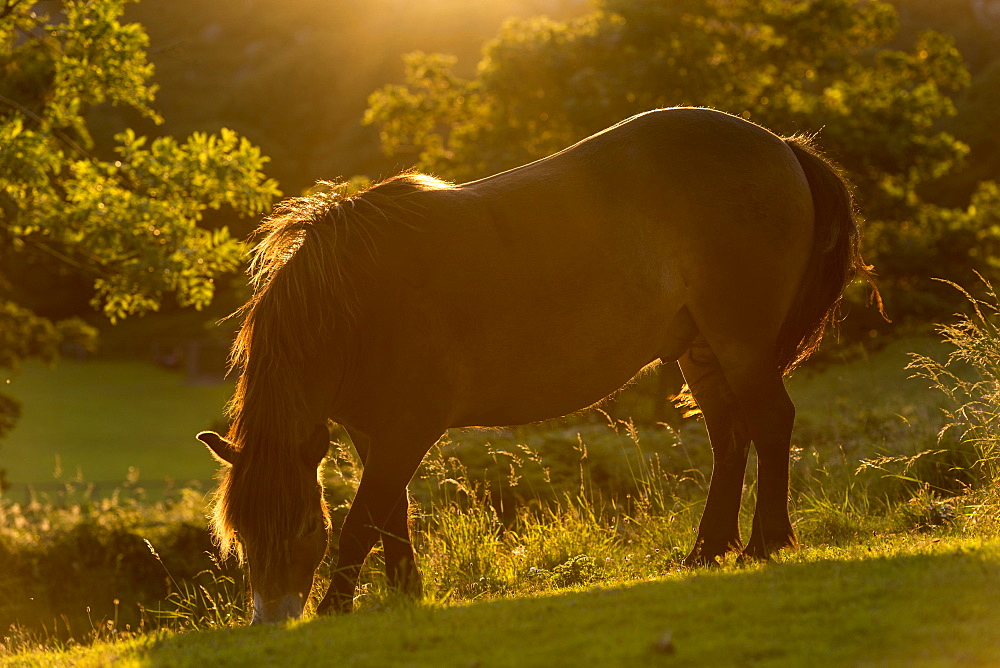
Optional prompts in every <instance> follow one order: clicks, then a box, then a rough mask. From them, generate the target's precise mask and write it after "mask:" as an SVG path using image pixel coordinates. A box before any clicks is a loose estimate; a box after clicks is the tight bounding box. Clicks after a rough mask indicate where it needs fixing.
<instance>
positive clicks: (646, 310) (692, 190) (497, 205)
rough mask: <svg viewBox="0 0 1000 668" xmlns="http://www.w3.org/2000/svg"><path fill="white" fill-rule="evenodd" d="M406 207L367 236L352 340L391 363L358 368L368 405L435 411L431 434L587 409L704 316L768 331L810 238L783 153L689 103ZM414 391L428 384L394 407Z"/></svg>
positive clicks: (776, 144) (803, 193)
mask: <svg viewBox="0 0 1000 668" xmlns="http://www.w3.org/2000/svg"><path fill="white" fill-rule="evenodd" d="M412 202H413V207H414V210H416V211H419V212H420V216H419V221H418V222H416V223H415V224H414V225H413V226H412V227H411V228H407V229H405V230H404V229H401V230H400V231H399V233H398V234H394V235H391V236H390V235H386V237H385V239H384V241H381V242H380V248H379V263H378V265H379V267H381V269H379V270H378V271H377V272H376V274H377V275H376V277H375V280H373V281H372V286H373V287H372V290H374V291H375V292H374V293H373V294H374V299H373V300H372V303H374V304H375V306H374V307H373V308H372V312H371V313H370V316H371V317H370V319H369V324H368V325H367V326H366V327H365V329H366V337H367V339H368V344H367V345H369V346H371V347H372V349H375V350H391V351H393V355H392V358H397V359H404V358H405V359H406V363H405V364H396V365H395V366H393V364H392V359H391V358H383V359H379V360H377V361H375V362H374V366H373V367H372V368H371V369H370V370H369V371H368V372H367V373H366V375H367V376H368V377H369V378H370V379H375V378H377V379H378V381H377V382H374V381H373V382H372V383H370V387H371V388H372V394H373V397H374V395H375V394H377V393H380V395H379V396H382V397H390V398H388V399H387V400H389V401H402V402H405V401H407V400H414V401H423V400H424V399H426V400H427V402H428V405H425V406H421V407H420V408H419V409H414V410H420V411H430V410H431V406H430V404H431V403H435V404H436V405H444V406H446V407H447V408H446V409H444V410H447V411H449V412H450V414H448V415H444V416H442V418H441V419H442V420H443V421H446V422H448V425H446V426H452V425H467V424H515V423H522V422H527V421H533V420H538V419H543V418H546V417H553V416H556V415H559V414H565V413H567V412H571V411H573V410H577V409H579V408H582V407H584V406H586V405H588V404H590V403H593V402H595V401H598V400H599V399H601V398H603V397H604V396H606V395H607V394H609V393H610V392H613V391H614V390H616V389H617V388H618V387H620V386H621V385H622V384H623V383H625V382H627V381H628V380H629V379H630V378H631V377H632V376H633V375H634V374H635V372H636V371H638V370H639V369H640V368H641V367H642V366H644V365H645V364H647V363H649V362H651V361H653V360H655V359H657V358H658V357H661V356H662V355H663V351H664V349H666V348H670V347H672V346H673V347H676V345H677V344H676V342H677V341H681V340H682V339H684V338H685V337H688V336H690V334H691V327H692V325H691V318H692V316H694V317H695V319H701V317H702V314H701V311H704V310H705V309H708V310H710V311H719V312H722V313H726V312H729V311H731V313H732V316H731V318H730V320H731V321H732V323H733V324H732V325H731V327H733V328H734V331H735V330H736V329H738V328H739V327H740V326H741V325H740V323H739V322H738V321H740V320H743V321H747V320H749V323H746V322H744V323H743V325H742V326H749V328H751V329H752V328H757V329H765V330H769V329H775V330H776V328H777V327H779V326H780V322H781V319H782V318H783V315H784V310H787V308H788V305H789V304H790V302H791V299H792V296H793V293H794V290H795V285H796V284H797V282H798V279H799V276H800V274H801V272H802V269H803V266H804V262H805V259H804V258H805V257H806V256H807V255H808V248H809V244H810V243H811V224H812V222H811V221H812V211H811V206H812V204H811V199H810V196H809V190H808V184H807V183H806V182H805V178H804V176H803V175H802V172H801V168H799V167H798V164H797V161H796V159H795V157H794V155H793V154H792V152H791V150H790V149H788V147H787V146H785V144H784V142H783V141H782V140H781V139H780V138H779V137H777V136H775V135H773V134H771V133H770V132H768V131H766V130H764V129H762V128H759V127H758V126H756V125H753V124H751V123H748V122H746V121H743V120H742V119H738V118H735V117H732V116H728V115H726V114H722V113H719V112H714V111H710V110H705V109H671V110H663V111H656V112H650V113H647V114H643V115H641V116H638V117H635V118H633V119H630V120H628V121H626V122H623V123H621V124H619V125H617V126H615V127H613V128H610V129H608V130H606V131H604V132H601V133H599V134H597V135H594V136H592V137H590V138H588V139H586V140H584V141H582V142H580V143H578V144H576V145H574V146H572V147H570V148H568V149H566V150H565V151H562V152H560V153H558V154H555V155H553V156H550V157H549V158H545V159H543V160H539V161H536V162H534V163H531V164H529V165H526V166H524V167H521V168H518V169H514V170H511V171H509V172H504V173H502V174H499V175H496V176H493V177H490V178H487V179H483V180H480V181H475V182H472V183H468V184H463V185H460V186H457V187H454V188H448V189H439V190H431V191H427V192H422V193H417V194H416V195H415V196H414V197H413V199H412ZM741 302H742V304H743V305H742V306H740V305H739V304H740V303H741ZM379 305H381V306H379ZM734 305H735V306H734ZM581 369H586V373H583V374H582V373H581ZM399 374H405V375H406V377H403V376H399ZM419 385H423V386H424V387H425V388H426V387H428V385H429V386H430V387H432V388H434V389H433V390H430V391H425V392H423V396H422V397H415V396H414V397H410V396H409V395H408V393H409V392H410V389H409V387H411V386H419ZM395 392H398V393H400V396H399V397H398V398H391V397H392V395H393V393H395ZM402 395H406V396H402ZM372 400H374V399H372Z"/></svg>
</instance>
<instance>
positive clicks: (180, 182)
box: [0, 0, 280, 436]
mask: <svg viewBox="0 0 1000 668" xmlns="http://www.w3.org/2000/svg"><path fill="white" fill-rule="evenodd" d="M125 2H126V0H63V2H60V3H40V4H36V3H34V2H30V1H28V0H0V45H2V52H0V369H7V370H13V369H16V367H17V365H18V364H19V362H21V361H23V360H26V359H41V360H52V359H54V358H56V357H57V356H58V353H59V350H60V348H61V347H62V346H64V345H66V344H67V343H70V342H75V343H78V344H80V345H84V346H89V345H92V344H93V341H94V337H95V336H96V334H95V330H94V329H93V328H92V327H90V326H88V325H86V324H85V323H84V322H83V321H82V320H79V319H76V318H73V319H64V320H57V321H54V320H52V319H50V318H47V317H44V316H43V315H39V314H38V313H36V312H34V311H33V310H32V309H31V308H29V307H28V306H26V305H25V304H24V303H23V302H19V301H18V299H17V295H19V294H21V295H23V294H24V287H25V285H24V284H25V283H28V282H30V281H32V280H33V277H32V276H31V275H30V273H29V274H25V273H24V270H23V268H24V267H26V266H42V267H53V266H59V267H60V268H61V270H62V271H68V272H71V273H72V274H73V275H74V276H75V277H77V278H78V280H80V281H86V282H88V283H89V284H91V285H92V286H93V299H92V303H93V305H94V307H95V308H97V309H98V310H100V311H102V312H103V313H104V314H105V315H106V316H107V317H108V318H110V319H111V320H112V321H116V320H119V319H121V318H124V317H126V316H129V315H134V314H141V313H145V312H149V311H155V310H157V309H158V308H159V307H160V305H161V304H162V303H163V300H164V298H165V296H166V295H171V294H172V295H174V296H175V297H176V299H177V301H178V302H179V303H180V304H181V305H189V306H194V307H195V308H201V307H203V306H205V305H206V304H208V303H209V302H210V301H211V299H212V297H213V294H214V284H213V280H214V277H216V276H218V275H219V274H221V273H223V272H229V271H233V270H234V269H236V268H238V267H239V266H240V265H241V263H242V260H243V256H244V248H243V245H242V243H240V242H239V241H237V240H235V239H233V238H231V237H230V235H229V233H228V230H227V228H226V227H221V226H215V227H214V229H213V228H210V227H209V226H207V225H204V224H202V225H199V223H203V218H204V215H205V213H206V211H207V210H209V209H213V210H217V209H221V208H223V207H226V208H227V209H230V210H232V211H233V212H235V214H239V215H247V216H249V215H257V214H259V213H260V212H262V211H264V210H266V209H268V208H269V206H270V204H271V202H272V201H273V199H274V198H275V197H277V196H278V195H279V194H280V193H279V191H278V188H277V184H276V183H275V182H274V181H273V180H270V179H267V178H266V177H265V175H264V174H263V173H262V171H261V169H262V167H263V165H264V163H265V162H266V160H267V159H266V158H265V157H264V156H262V155H261V153H260V151H259V150H258V149H257V148H256V147H255V146H253V145H252V144H251V143H250V142H249V141H247V140H246V139H245V138H243V137H240V136H238V135H237V134H236V133H234V132H231V131H229V130H222V131H221V132H219V133H218V134H205V133H195V134H193V135H191V136H190V137H189V138H187V139H186V140H183V141H179V140H177V139H175V138H172V137H159V138H156V139H149V138H147V137H141V136H137V135H136V134H135V133H134V132H133V131H131V130H124V131H122V132H120V133H118V134H117V135H115V136H114V138H113V139H111V140H109V141H106V142H101V143H98V142H95V139H94V138H93V137H92V136H91V133H90V130H89V126H88V118H93V115H94V114H99V113H100V110H101V109H102V108H106V107H107V105H115V106H124V107H127V108H131V109H132V110H134V111H135V112H137V113H138V114H140V115H141V116H142V117H145V118H147V119H150V120H152V121H154V122H160V121H161V119H160V117H159V116H158V114H157V112H156V111H155V109H154V108H153V106H152V105H153V100H154V95H155V90H156V89H155V86H153V85H152V84H151V83H150V78H151V76H152V74H153V68H152V66H151V65H150V63H149V62H148V60H147V58H146V52H145V50H146V48H147V47H148V38H147V36H146V33H145V31H144V30H143V28H142V26H140V25H138V24H134V23H132V24H128V23H122V22H120V21H119V19H120V17H121V16H122V13H123V11H124V5H125ZM45 7H50V8H51V10H50V11H44V9H43V8H45ZM104 144H107V146H105V145H104ZM99 154H100V155H99ZM102 156H103V157H102ZM41 258H45V261H44V262H32V260H38V259H41ZM18 413H19V407H18V404H17V402H16V401H14V400H13V398H11V397H9V396H5V395H2V394H0V436H2V435H3V433H5V432H6V431H8V430H9V429H10V428H11V427H12V426H13V423H14V421H15V420H16V418H17V415H18Z"/></svg>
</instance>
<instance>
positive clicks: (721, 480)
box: [679, 337, 750, 566]
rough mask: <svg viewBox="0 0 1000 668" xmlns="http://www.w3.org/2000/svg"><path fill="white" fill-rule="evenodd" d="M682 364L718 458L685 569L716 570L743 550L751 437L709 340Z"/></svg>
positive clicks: (693, 347)
mask: <svg viewBox="0 0 1000 668" xmlns="http://www.w3.org/2000/svg"><path fill="white" fill-rule="evenodd" d="M679 362H680V367H681V370H682V371H683V373H684V380H685V381H686V382H687V384H688V387H689V388H690V389H691V394H692V395H693V396H694V398H695V400H696V401H697V402H698V407H699V408H700V409H701V412H702V414H703V415H704V416H705V424H706V426H707V427H708V433H709V438H710V439H711V442H712V458H713V462H712V482H711V484H710V486H709V491H708V500H707V501H706V503H705V511H704V513H703V514H702V516H701V523H700V524H699V526H698V538H697V540H696V541H695V545H694V548H693V549H692V550H691V553H690V554H689V555H688V556H687V558H686V559H685V560H684V563H685V564H687V565H689V566H698V565H705V564H716V563H718V559H719V557H721V556H722V555H724V554H725V553H726V552H729V551H731V550H740V549H742V547H743V542H742V540H741V539H740V527H739V514H740V502H741V501H742V498H743V478H744V475H745V473H746V466H747V455H748V453H749V450H750V434H749V432H748V431H747V428H746V424H745V423H744V422H743V420H742V418H741V416H740V408H739V404H738V403H737V401H736V396H735V395H734V394H733V391H732V390H731V389H730V387H729V382H728V381H727V380H726V377H725V375H724V374H723V372H722V367H721V366H719V361H718V359H717V358H716V357H715V354H714V353H713V352H712V349H711V348H709V347H708V344H707V343H706V342H705V339H703V338H701V337H699V338H698V339H697V340H696V341H695V342H694V343H693V344H692V345H691V348H690V349H689V350H688V352H687V353H685V354H684V355H683V356H682V357H681V358H680V360H679Z"/></svg>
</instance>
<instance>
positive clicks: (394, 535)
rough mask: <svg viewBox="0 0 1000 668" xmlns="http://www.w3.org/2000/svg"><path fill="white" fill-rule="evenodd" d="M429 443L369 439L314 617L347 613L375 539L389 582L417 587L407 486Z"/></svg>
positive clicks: (409, 588)
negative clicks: (383, 550) (381, 549)
mask: <svg viewBox="0 0 1000 668" xmlns="http://www.w3.org/2000/svg"><path fill="white" fill-rule="evenodd" d="M433 442H434V441H433V440H431V441H430V442H429V443H430V444H428V445H426V447H424V446H422V445H414V444H413V441H412V440H404V439H388V438H387V439H380V438H377V437H376V438H374V439H373V440H372V443H371V446H370V451H369V453H368V457H367V461H366V462H365V469H364V472H363V473H362V475H361V483H360V484H359V485H358V491H357V494H356V495H355V496H354V502H353V503H352V504H351V510H350V512H348V514H347V517H346V519H345V520H344V526H343V528H342V529H341V532H340V550H339V555H338V557H337V566H336V568H335V569H334V571H333V574H332V578H331V581H330V587H329V589H328V590H327V592H326V595H325V596H324V597H323V600H322V601H321V602H320V604H319V606H318V607H317V609H316V611H317V612H318V613H319V614H328V613H344V612H351V610H352V609H353V607H354V589H355V587H356V586H357V582H358V576H359V575H360V573H361V566H362V565H363V564H364V561H365V558H366V557H367V556H368V553H369V552H371V550H372V548H373V547H374V546H375V543H376V542H377V541H378V540H379V539H380V538H381V539H383V541H384V544H385V546H386V564H387V570H388V576H389V578H390V582H391V583H393V584H395V585H397V586H403V587H404V588H406V589H408V590H409V591H412V589H413V587H414V586H416V587H419V577H418V576H416V563H415V560H414V557H413V548H412V546H411V544H410V541H409V531H408V527H407V505H408V504H407V500H406V485H407V483H409V481H410V478H412V477H413V474H414V472H416V470H417V466H418V465H419V464H420V460H421V459H422V458H423V456H424V454H425V453H426V452H427V450H428V449H429V448H430V445H431V444H433ZM414 582H415V583H416V585H414Z"/></svg>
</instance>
